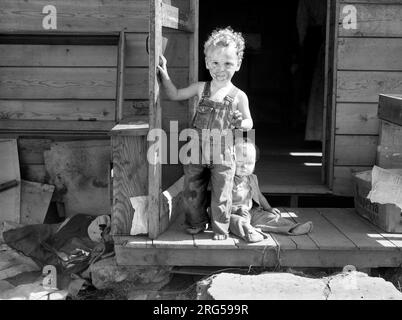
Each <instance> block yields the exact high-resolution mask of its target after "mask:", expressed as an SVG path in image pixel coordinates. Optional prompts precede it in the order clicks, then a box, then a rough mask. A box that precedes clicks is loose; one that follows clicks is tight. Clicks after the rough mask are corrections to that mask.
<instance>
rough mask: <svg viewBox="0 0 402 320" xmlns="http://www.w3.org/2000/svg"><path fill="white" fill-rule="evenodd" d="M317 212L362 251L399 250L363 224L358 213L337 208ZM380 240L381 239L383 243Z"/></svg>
mask: <svg viewBox="0 0 402 320" xmlns="http://www.w3.org/2000/svg"><path fill="white" fill-rule="evenodd" d="M317 210H318V211H319V212H320V213H321V215H322V216H323V217H325V218H326V219H328V221H330V222H331V223H333V225H334V226H335V227H336V228H337V229H339V230H340V231H341V232H342V233H343V234H344V235H345V236H346V237H347V238H348V239H350V241H352V242H353V243H354V244H355V245H356V246H357V247H358V248H359V249H360V250H398V248H397V247H396V246H395V245H394V244H393V243H391V242H389V241H388V240H386V239H385V238H383V237H382V236H381V235H379V234H378V233H377V231H376V230H375V229H374V228H372V227H371V226H370V225H367V224H364V223H362V221H361V220H360V219H359V217H357V216H356V213H354V212H352V211H348V210H345V209H337V208H320V209H317ZM370 235H372V236H370ZM378 237H379V238H378ZM378 239H381V242H379V240H378Z"/></svg>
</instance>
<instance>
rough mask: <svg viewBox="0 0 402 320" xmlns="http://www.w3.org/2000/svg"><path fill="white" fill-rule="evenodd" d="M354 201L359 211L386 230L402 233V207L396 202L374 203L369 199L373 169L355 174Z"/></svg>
mask: <svg viewBox="0 0 402 320" xmlns="http://www.w3.org/2000/svg"><path fill="white" fill-rule="evenodd" d="M353 184H354V203H355V209H356V211H357V213H359V214H360V215H361V216H363V217H365V218H366V219H368V220H370V221H371V222H372V223H373V224H375V225H376V226H378V227H380V228H381V229H383V230H384V231H386V232H397V233H402V219H401V218H402V217H401V214H402V212H401V209H399V207H397V206H396V205H394V204H379V203H375V202H374V203H372V202H371V201H370V200H369V199H367V195H368V194H369V192H370V190H371V170H369V171H363V172H359V173H355V174H354V175H353Z"/></svg>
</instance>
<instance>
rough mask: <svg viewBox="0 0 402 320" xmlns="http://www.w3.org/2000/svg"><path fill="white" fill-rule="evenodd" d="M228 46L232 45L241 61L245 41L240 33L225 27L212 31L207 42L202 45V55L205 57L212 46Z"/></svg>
mask: <svg viewBox="0 0 402 320" xmlns="http://www.w3.org/2000/svg"><path fill="white" fill-rule="evenodd" d="M230 44H234V45H235V48H236V51H237V57H238V58H239V60H240V61H241V60H243V55H244V48H245V41H244V38H243V36H242V34H241V32H235V31H234V30H233V29H232V28H231V27H226V28H223V29H220V28H218V29H215V30H214V31H212V33H211V35H210V36H209V37H208V40H207V41H205V43H204V54H205V55H207V52H208V49H209V48H210V47H212V46H215V47H216V46H222V47H227V46H229V45H230Z"/></svg>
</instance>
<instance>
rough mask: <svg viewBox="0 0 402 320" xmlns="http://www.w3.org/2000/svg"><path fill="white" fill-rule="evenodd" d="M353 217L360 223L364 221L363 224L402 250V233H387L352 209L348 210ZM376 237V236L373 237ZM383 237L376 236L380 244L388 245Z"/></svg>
mask: <svg viewBox="0 0 402 320" xmlns="http://www.w3.org/2000/svg"><path fill="white" fill-rule="evenodd" d="M346 210H347V211H348V212H349V213H350V214H351V215H355V216H356V217H357V218H358V219H359V220H360V221H362V223H363V224H365V225H368V226H369V227H370V228H372V229H373V230H375V231H376V232H377V233H378V235H379V236H381V237H382V238H384V239H385V240H387V241H389V242H391V243H392V244H393V245H394V246H395V247H397V248H398V249H399V250H402V234H401V233H390V232H385V231H384V230H382V229H381V228H380V227H377V226H376V225H374V224H372V223H371V222H370V221H368V220H367V219H365V218H364V217H362V216H360V215H358V214H356V212H355V210H354V209H352V208H348V209H346ZM372 236H374V235H372ZM381 237H378V238H377V236H375V238H377V239H378V241H379V242H380V243H384V244H385V243H386V242H384V239H382V238H381Z"/></svg>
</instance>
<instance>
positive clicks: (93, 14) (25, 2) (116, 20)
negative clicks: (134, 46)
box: [0, 0, 149, 33]
mask: <svg viewBox="0 0 402 320" xmlns="http://www.w3.org/2000/svg"><path fill="white" fill-rule="evenodd" d="M48 5H52V6H54V8H55V9H56V11H57V29H55V30H51V31H56V32H96V33H99V32H111V31H114V32H120V31H121V30H126V31H132V32H148V19H149V0H135V1H133V0H84V1H80V2H79V4H78V2H77V1H75V0H54V1H51V2H49V1H46V0H1V1H0V29H1V30H4V31H9V32H30V33H32V32H42V31H44V27H43V20H44V18H45V17H46V16H47V15H48V12H49V11H48V10H46V9H45V10H44V8H45V7H46V6H48ZM43 11H45V13H43Z"/></svg>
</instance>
